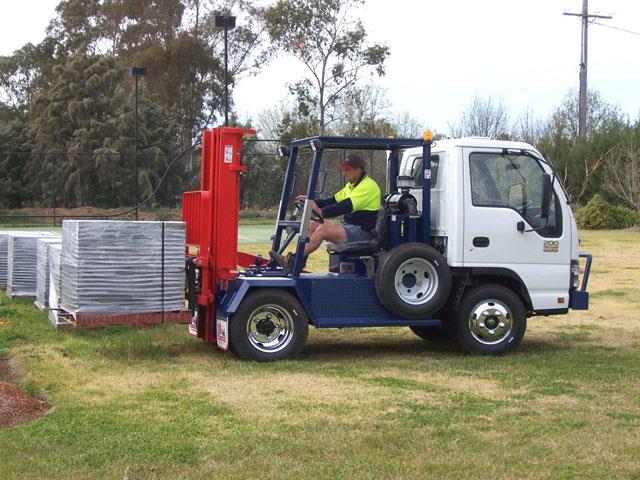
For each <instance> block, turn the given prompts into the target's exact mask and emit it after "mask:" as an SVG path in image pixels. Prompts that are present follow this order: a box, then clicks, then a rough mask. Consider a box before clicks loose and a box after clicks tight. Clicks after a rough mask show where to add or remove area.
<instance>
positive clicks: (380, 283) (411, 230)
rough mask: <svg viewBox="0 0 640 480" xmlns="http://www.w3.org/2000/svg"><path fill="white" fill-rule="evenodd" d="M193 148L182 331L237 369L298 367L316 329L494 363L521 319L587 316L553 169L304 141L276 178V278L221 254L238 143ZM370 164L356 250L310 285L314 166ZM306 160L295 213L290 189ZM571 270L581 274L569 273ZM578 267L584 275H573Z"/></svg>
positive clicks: (233, 200)
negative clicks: (371, 219)
mask: <svg viewBox="0 0 640 480" xmlns="http://www.w3.org/2000/svg"><path fill="white" fill-rule="evenodd" d="M252 134H254V132H253V131H251V130H246V129H236V128H226V127H220V128H216V129H213V130H210V131H205V132H204V134H203V148H202V166H201V168H202V170H201V190H200V191H195V192H186V193H185V194H184V198H183V219H184V221H185V222H186V225H187V245H186V259H187V268H186V271H187V288H186V296H187V299H188V301H189V306H190V309H191V311H192V321H191V324H190V326H189V331H190V333H191V334H192V335H194V336H197V337H199V338H202V339H203V340H205V341H206V342H209V343H213V344H215V345H216V346H217V347H218V348H220V349H222V350H228V349H230V350H232V351H233V352H234V353H235V354H236V355H238V356H239V357H240V358H243V359H248V360H256V361H273V360H280V359H285V358H290V357H292V356H294V355H296V354H298V353H299V352H300V351H301V350H302V349H303V348H304V345H305V343H306V338H307V333H308V328H309V325H312V326H314V327H316V328H345V327H401V326H402V327H409V328H410V329H411V331H413V332H414V333H415V334H416V335H417V336H419V337H421V338H423V339H425V340H429V341H434V340H441V339H448V338H455V339H456V340H457V341H458V342H459V343H460V345H462V347H463V348H464V349H465V350H466V351H468V352H470V353H480V354H504V353H506V352H509V351H511V350H513V349H514V348H516V347H517V346H518V345H519V344H520V342H521V341H522V339H523V336H524V334H525V331H526V327H527V320H528V319H529V318H531V317H537V316H544V317H548V316H552V315H564V314H567V313H569V311H570V310H585V309H588V303H589V300H588V299H589V296H588V295H589V294H588V291H587V283H588V278H589V272H590V268H591V261H592V257H591V255H590V254H589V253H581V252H580V251H579V237H578V229H577V225H576V222H575V219H574V216H573V213H572V211H571V208H570V202H569V198H568V196H567V194H566V192H565V191H564V189H563V187H562V184H561V182H560V179H559V178H558V176H557V174H556V172H555V170H554V168H553V165H552V164H551V163H550V162H549V161H547V160H546V159H545V158H544V157H543V156H542V155H541V154H540V152H539V151H537V150H536V149H535V148H534V147H532V146H531V145H528V144H526V143H521V142H512V141H503V140H491V139H486V138H462V139H442V140H437V141H434V140H433V139H432V137H431V133H430V132H428V131H427V132H425V135H424V137H423V138H414V139H402V138H353V137H334V136H316V137H311V138H304V139H299V140H294V141H293V142H291V144H290V145H288V146H282V147H280V149H279V152H280V154H281V156H283V157H284V158H286V160H287V167H286V172H285V176H284V181H283V188H282V193H281V197H280V204H279V207H278V213H277V219H276V222H275V228H274V234H273V237H272V245H271V248H272V249H273V251H275V252H278V253H280V254H281V253H283V252H285V250H286V249H290V248H292V247H294V246H295V254H294V257H293V265H292V268H290V269H284V268H282V267H281V266H279V265H278V264H276V263H275V262H274V261H270V260H268V259H265V258H263V257H261V256H259V255H252V254H250V253H244V252H239V251H238V248H237V232H238V215H239V188H240V174H241V172H243V171H244V170H246V168H247V167H246V166H245V165H242V148H243V139H244V137H245V136H247V135H252ZM348 150H356V151H360V152H362V151H381V152H384V153H385V155H386V184H385V186H384V190H385V194H384V196H383V202H382V203H383V204H382V205H381V208H380V210H379V212H378V220H377V223H376V228H375V232H373V233H374V236H373V238H372V239H371V240H367V241H360V242H352V243H343V244H327V251H328V254H329V255H328V256H329V262H328V263H329V264H328V267H327V271H326V272H306V271H304V258H303V250H304V245H305V244H306V243H307V242H308V240H309V229H310V225H311V222H312V221H315V222H322V221H323V219H322V218H321V217H320V216H318V215H317V214H315V213H314V212H313V210H312V202H313V201H314V199H315V198H317V195H322V190H323V189H322V184H323V183H324V180H323V179H324V178H325V173H326V170H323V158H324V156H325V154H326V152H330V151H348ZM302 153H310V154H311V156H312V160H311V162H310V167H309V169H310V171H309V175H308V181H307V185H306V188H305V195H304V197H305V199H304V201H295V199H294V196H293V188H294V184H295V182H296V174H295V169H296V165H297V162H298V160H299V156H300V155H301V154H302ZM581 260H584V262H581ZM582 264H584V266H583V268H582Z"/></svg>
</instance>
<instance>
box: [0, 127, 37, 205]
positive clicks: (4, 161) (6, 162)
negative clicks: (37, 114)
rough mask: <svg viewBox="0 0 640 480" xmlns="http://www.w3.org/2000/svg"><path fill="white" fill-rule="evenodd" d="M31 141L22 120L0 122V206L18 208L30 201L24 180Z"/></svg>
mask: <svg viewBox="0 0 640 480" xmlns="http://www.w3.org/2000/svg"><path fill="white" fill-rule="evenodd" d="M32 141H33V139H32V137H31V135H30V134H29V129H28V127H27V126H26V123H25V121H24V119H22V118H20V117H17V116H14V118H11V119H4V120H3V121H2V122H0V150H2V151H0V172H2V174H1V175H0V206H3V207H7V208H19V207H22V206H23V205H24V203H26V201H27V200H29V199H31V194H30V192H29V190H28V189H27V188H26V185H25V182H24V179H25V177H26V167H27V163H28V161H29V154H30V152H31V147H32Z"/></svg>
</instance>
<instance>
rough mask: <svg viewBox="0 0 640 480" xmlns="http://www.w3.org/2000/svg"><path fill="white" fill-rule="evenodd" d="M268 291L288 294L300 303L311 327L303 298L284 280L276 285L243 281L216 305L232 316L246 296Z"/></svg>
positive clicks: (293, 286)
mask: <svg viewBox="0 0 640 480" xmlns="http://www.w3.org/2000/svg"><path fill="white" fill-rule="evenodd" d="M270 289H277V290H281V291H285V292H287V293H290V294H291V295H292V296H293V297H294V298H295V299H296V300H297V301H298V302H299V303H300V305H301V306H302V308H303V309H304V313H305V315H306V316H307V318H308V319H309V323H310V324H311V325H313V320H312V318H311V316H310V315H309V309H308V308H307V306H306V305H305V302H304V300H303V298H302V297H301V295H300V294H299V293H298V291H297V289H296V288H295V284H294V283H293V282H292V281H286V280H285V281H283V282H277V283H276V282H269V283H266V282H264V281H257V282H254V281H251V280H247V281H244V282H242V284H240V286H239V287H238V288H237V289H236V290H235V291H233V292H231V294H230V296H229V297H227V296H226V295H225V296H224V297H223V298H222V300H221V301H220V304H219V305H218V308H221V309H222V311H223V312H224V314H225V315H227V316H232V315H233V314H234V313H235V312H236V310H238V307H239V306H240V304H241V303H242V301H243V300H244V299H245V298H246V297H247V296H248V295H250V294H251V293H253V292H256V291H258V290H270Z"/></svg>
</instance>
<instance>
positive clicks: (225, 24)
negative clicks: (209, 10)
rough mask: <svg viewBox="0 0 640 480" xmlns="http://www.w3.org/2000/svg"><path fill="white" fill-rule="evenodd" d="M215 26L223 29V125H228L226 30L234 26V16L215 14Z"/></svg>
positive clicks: (227, 45)
mask: <svg viewBox="0 0 640 480" xmlns="http://www.w3.org/2000/svg"><path fill="white" fill-rule="evenodd" d="M215 26H216V28H222V29H224V126H225V127H228V126H229V67H228V62H229V55H228V47H229V44H228V39H227V32H228V31H229V30H231V29H234V28H236V17H233V16H231V15H216V20H215Z"/></svg>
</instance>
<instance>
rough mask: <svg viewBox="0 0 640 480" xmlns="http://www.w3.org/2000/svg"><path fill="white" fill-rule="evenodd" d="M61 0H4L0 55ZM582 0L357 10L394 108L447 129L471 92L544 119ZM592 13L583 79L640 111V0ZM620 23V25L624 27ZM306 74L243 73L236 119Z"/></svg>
mask: <svg viewBox="0 0 640 480" xmlns="http://www.w3.org/2000/svg"><path fill="white" fill-rule="evenodd" d="M57 3H58V1H57V0H20V1H18V2H15V1H14V0H0V5H1V6H2V13H3V14H2V16H1V17H0V55H8V54H11V52H13V51H14V50H16V49H18V48H20V47H21V46H22V45H24V44H25V43H26V42H29V41H30V42H33V43H37V42H38V41H40V40H41V39H42V38H43V37H44V34H45V28H46V26H47V24H48V22H49V20H50V19H51V18H53V16H54V11H55V6H56V4H57ZM581 8H582V1H581V0H537V1H531V0H527V1H525V0H482V1H474V0H446V1H443V0H440V1H434V0H395V1H393V2H389V1H388V0H368V1H367V2H366V6H365V7H364V8H362V9H360V11H359V12H358V15H359V17H360V18H361V19H362V22H363V23H364V25H365V28H366V30H367V33H368V35H369V38H370V40H371V41H375V42H380V43H384V44H386V45H387V46H388V47H389V49H390V56H389V58H388V60H387V62H386V75H385V76H384V77H382V78H377V77H376V79H375V82H376V83H377V84H379V85H380V86H381V87H382V88H384V89H385V93H386V98H387V100H388V101H389V103H390V104H391V108H390V112H391V113H398V114H400V113H404V112H408V113H409V114H411V115H412V116H413V117H415V118H416V119H418V120H419V121H420V122H421V123H422V125H423V126H425V127H426V126H428V127H430V128H432V129H434V130H436V131H437V132H440V133H447V131H448V127H449V125H450V124H452V123H454V122H456V121H457V120H458V119H459V117H460V113H461V112H462V111H463V110H464V109H465V108H466V106H467V105H469V103H470V102H471V101H472V99H473V97H474V96H475V95H478V96H482V97H492V98H494V99H496V100H500V101H502V102H503V104H504V105H506V106H507V108H508V110H509V113H510V116H511V118H512V119H513V120H515V119H517V118H518V116H519V115H521V114H522V113H523V112H524V111H525V110H527V109H529V110H531V111H532V112H533V113H534V115H535V116H537V117H540V118H546V117H547V116H548V115H549V114H550V113H551V111H552V110H553V109H554V108H555V107H557V106H558V105H559V104H560V103H561V101H562V99H563V97H564V96H565V95H566V94H567V93H568V92H569V91H570V89H572V88H574V89H577V88H578V64H579V61H580V19H579V18H578V17H568V16H564V15H563V12H579V11H581ZM589 12H590V13H592V14H593V13H595V14H601V15H612V16H613V18H612V19H611V20H597V22H598V23H602V24H605V25H607V27H605V26H601V25H595V24H592V25H590V27H589V56H588V85H589V88H590V89H597V90H598V91H599V92H600V94H601V95H602V96H603V97H604V98H605V100H607V101H608V102H609V103H612V104H614V105H617V106H619V107H620V109H621V110H622V111H623V112H625V113H627V114H628V115H629V116H630V118H631V119H632V120H636V119H637V118H638V117H639V115H640V1H638V0H591V1H590V2H589ZM625 30H626V31H625ZM303 73H304V70H303V68H302V67H301V65H300V64H299V63H298V62H297V61H296V60H294V59H291V58H286V57H282V58H280V59H278V60H276V61H274V62H272V64H270V65H268V66H266V67H265V68H264V69H262V70H261V72H260V73H259V74H257V75H256V76H253V77H245V78H243V79H240V80H239V81H238V83H237V85H236V88H235V92H234V101H235V104H236V109H237V111H238V113H239V114H240V118H241V119H243V120H246V119H256V117H257V115H258V114H259V112H260V111H262V110H264V109H268V108H271V107H273V106H275V105H277V104H278V103H280V102H282V101H283V100H285V99H286V98H287V88H286V83H287V82H294V81H296V80H297V79H299V78H300V76H302V75H303Z"/></svg>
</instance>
